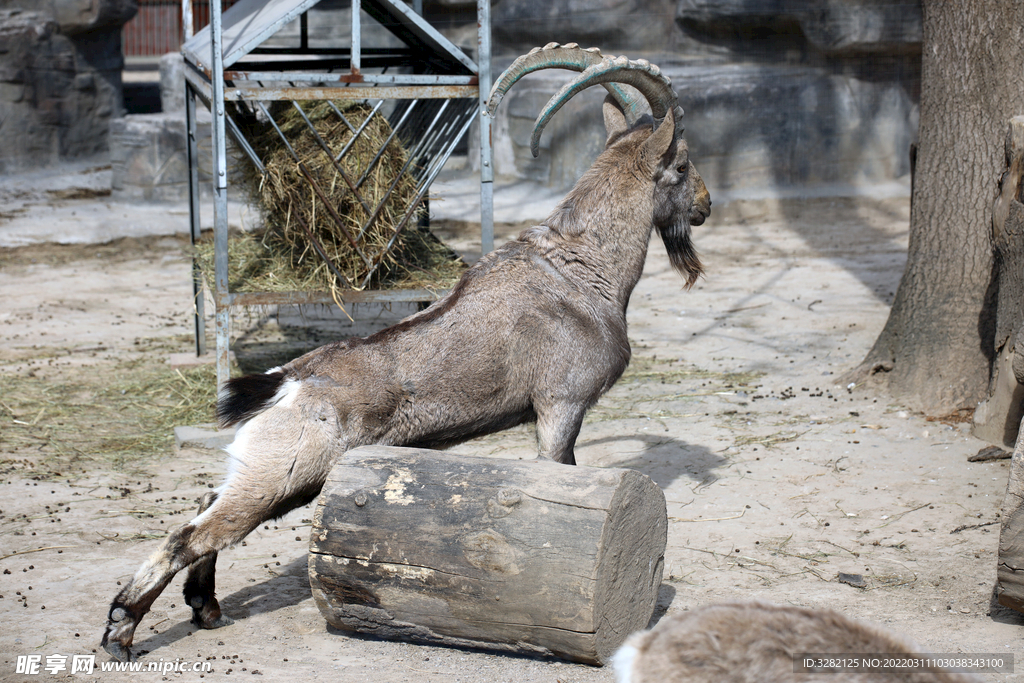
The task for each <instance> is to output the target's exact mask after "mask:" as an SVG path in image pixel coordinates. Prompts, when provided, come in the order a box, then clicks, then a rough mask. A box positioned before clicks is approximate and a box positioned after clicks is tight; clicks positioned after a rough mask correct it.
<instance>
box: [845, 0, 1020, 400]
mask: <svg viewBox="0 0 1024 683" xmlns="http://www.w3.org/2000/svg"><path fill="white" fill-rule="evenodd" d="M923 14H924V48H923V50H922V84H921V123H920V130H919V144H918V150H917V166H916V169H915V173H914V180H913V188H912V190H911V192H912V195H911V201H912V204H911V213H910V244H909V249H908V254H907V265H906V269H905V270H904V273H903V277H902V279H901V281H900V285H899V289H898V290H897V292H896V298H895V300H894V301H893V305H892V310H891V311H890V314H889V320H888V322H887V323H886V325H885V328H884V329H883V330H882V333H881V334H880V336H879V338H878V340H877V341H876V342H875V345H874V347H873V348H872V349H871V351H870V352H869V353H868V355H867V357H866V358H865V360H864V361H863V362H862V363H861V365H860V366H859V367H858V368H856V369H855V370H854V371H853V372H852V373H851V374H850V375H849V376H848V379H849V380H852V381H857V382H860V381H863V380H864V379H866V378H867V377H869V376H874V377H875V378H876V379H879V380H881V381H882V382H883V383H884V384H885V385H887V387H886V388H887V389H888V391H889V392H890V393H891V394H892V395H893V396H894V397H895V398H898V399H900V400H902V401H904V402H905V403H906V404H907V405H908V406H909V407H911V408H915V409H918V410H922V411H924V412H925V413H928V414H932V415H948V414H950V413H954V412H957V411H964V412H969V411H971V410H973V409H974V407H975V406H976V405H977V403H978V402H979V401H981V400H983V399H984V398H985V397H986V395H987V391H988V386H989V376H990V370H991V366H992V362H993V360H994V359H995V356H996V350H995V328H996V317H995V316H996V314H995V296H996V283H995V278H994V273H993V262H994V259H993V234H992V200H993V198H994V197H995V194H996V191H997V189H998V183H999V177H1000V174H1001V173H1002V171H1003V170H1004V168H1005V164H1004V160H1003V159H1004V157H1003V138H1004V134H1005V130H1006V125H1007V122H1008V121H1009V120H1010V118H1011V117H1012V116H1014V115H1015V114H1020V113H1024V68H1022V65H1024V3H1020V2H1006V1H1005V0H965V1H963V2H949V1H948V0H924V3H923Z"/></svg>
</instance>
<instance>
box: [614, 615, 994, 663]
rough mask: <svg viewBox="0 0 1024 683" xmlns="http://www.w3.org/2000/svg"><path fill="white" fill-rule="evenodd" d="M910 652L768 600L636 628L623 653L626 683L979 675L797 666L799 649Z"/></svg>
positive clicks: (893, 638)
mask: <svg viewBox="0 0 1024 683" xmlns="http://www.w3.org/2000/svg"><path fill="white" fill-rule="evenodd" d="M808 653H814V654H836V655H838V654H855V653H860V654H873V655H880V656H884V655H904V654H916V653H920V650H919V649H918V648H917V647H916V646H915V645H914V644H913V643H911V642H909V641H906V640H904V639H902V638H900V637H899V636H897V635H895V634H893V633H891V632H889V631H886V630H884V629H882V628H880V627H877V626H874V625H872V624H867V623H864V622H860V621H855V620H853V619H850V618H848V617H845V616H843V615H841V614H839V613H837V612H833V611H831V610H810V609H803V608H799V607H789V606H781V605H773V604H769V603H762V602H749V603H729V604H720V605H707V606H704V607H701V608H698V609H696V610H693V611H692V612H684V613H682V614H675V615H672V616H670V617H666V618H664V619H662V621H661V622H660V623H659V624H658V626H657V627H656V628H654V629H653V630H651V631H642V632H639V633H636V634H634V635H633V636H632V637H630V639H629V640H628V641H626V644H625V645H623V646H622V648H621V649H620V650H619V652H618V653H616V655H615V669H616V672H617V674H618V676H619V682H620V683H677V682H678V683H682V682H684V681H685V682H686V683H705V682H706V683H712V682H715V683H764V682H766V681H779V682H786V683H789V682H792V683H797V682H800V683H836V681H839V680H842V681H844V682H845V683H850V682H853V683H881V682H883V681H884V682H887V683H895V682H901V683H917V682H920V683H925V682H928V683H967V682H968V681H976V680H977V679H975V678H974V677H972V676H969V675H965V674H956V673H950V672H947V671H944V670H940V669H933V670H929V671H912V670H911V671H902V672H899V673H883V672H844V673H841V674H837V673H835V672H831V671H820V672H815V671H808V672H796V671H794V662H793V656H794V655H797V654H808Z"/></svg>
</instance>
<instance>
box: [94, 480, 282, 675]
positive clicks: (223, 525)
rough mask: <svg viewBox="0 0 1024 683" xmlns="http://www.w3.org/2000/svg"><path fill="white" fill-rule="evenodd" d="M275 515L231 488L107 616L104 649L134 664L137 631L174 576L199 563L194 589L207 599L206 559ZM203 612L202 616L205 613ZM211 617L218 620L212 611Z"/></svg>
mask: <svg viewBox="0 0 1024 683" xmlns="http://www.w3.org/2000/svg"><path fill="white" fill-rule="evenodd" d="M250 483H251V482H250ZM250 490H251V489H250ZM272 499H273V496H266V497H265V498H264V500H267V501H268V502H269V501H271V500H272ZM275 514H277V515H280V514H282V513H281V511H280V510H273V509H272V507H271V506H270V505H265V506H257V505H254V504H253V500H252V498H251V497H248V496H246V495H245V494H244V493H242V494H239V493H238V492H237V491H232V490H231V489H230V488H228V489H226V490H224V491H222V492H221V493H220V494H219V495H218V496H217V499H216V500H215V501H214V502H213V504H212V505H211V506H210V507H209V508H208V509H207V510H206V511H205V512H203V513H202V514H200V515H199V516H198V517H196V518H195V519H193V520H192V521H191V522H189V523H188V524H186V525H184V526H182V527H180V528H179V529H177V530H175V531H174V533H172V534H171V535H170V536H169V537H168V538H167V540H166V541H164V543H163V545H161V546H160V548H159V549H158V550H157V551H156V552H155V553H153V554H152V555H151V556H150V557H149V559H148V560H146V561H145V562H144V563H143V564H142V567H140V568H139V571H138V572H136V573H135V576H134V577H132V580H131V581H130V582H129V583H128V585H127V586H125V587H124V589H122V590H121V592H120V593H118V595H117V597H116V598H114V602H113V603H111V605H110V612H109V613H108V614H107V628H106V631H105V632H104V634H103V640H102V642H101V645H102V646H103V648H104V649H105V650H106V651H107V652H109V653H110V654H111V655H113V656H114V657H116V658H117V659H119V660H121V661H129V660H130V659H132V653H131V645H132V640H133V639H134V637H135V629H136V628H137V627H138V625H139V622H141V621H142V618H143V617H144V616H146V613H147V612H149V609H150V607H152V605H153V602H154V601H155V600H156V599H157V597H159V595H160V593H161V592H162V591H163V590H164V588H166V587H167V584H169V583H170V582H171V579H173V578H174V575H175V574H177V573H178V572H179V571H181V570H182V569H184V568H185V567H188V566H189V565H191V564H192V563H194V562H197V561H198V562H199V563H200V565H199V567H198V568H197V572H198V573H197V574H196V575H195V577H196V584H195V585H198V586H200V590H199V591H198V592H197V594H198V595H203V594H204V593H203V591H204V590H205V589H207V588H208V589H209V590H211V591H212V587H213V583H212V575H213V572H212V570H213V563H212V562H210V563H209V564H206V563H205V559H206V558H209V557H210V556H214V557H215V553H216V552H217V551H219V550H223V549H224V548H227V547H228V546H231V545H234V544H235V543H238V542H239V541H241V540H242V539H243V538H245V537H246V535H248V533H249V532H250V531H252V530H253V529H254V528H256V526H257V525H259V524H260V523H262V522H264V521H265V520H267V519H270V518H271V517H273V516H274V515H275ZM211 559H212V558H211ZM205 569H209V574H208V575H206V576H208V578H210V579H211V580H210V582H209V583H206V584H204V581H203V576H204V574H203V572H204V570H205ZM200 612H201V614H202V612H203V610H202V609H201V610H200ZM207 616H210V617H213V618H215V617H214V615H213V613H212V610H211V611H210V612H208V613H207Z"/></svg>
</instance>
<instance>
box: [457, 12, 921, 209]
mask: <svg viewBox="0 0 1024 683" xmlns="http://www.w3.org/2000/svg"><path fill="white" fill-rule="evenodd" d="M595 1H596V0H595ZM635 1H636V3H639V4H641V5H643V6H644V8H642V9H641V10H640V11H641V13H644V12H646V13H647V14H649V15H652V16H654V15H657V14H658V13H659V12H660V11H661V9H662V7H661V5H660V3H659V2H658V0H635ZM529 2H530V0H511V1H510V0H498V2H497V3H496V4H495V13H496V15H498V14H499V12H501V14H500V16H501V17H503V19H502V20H500V21H499V20H498V19H497V18H496V20H495V27H494V31H495V36H496V39H495V42H496V46H495V53H496V55H497V56H496V59H495V62H496V63H495V67H494V69H495V74H498V73H500V71H501V69H503V68H504V67H505V66H507V65H508V64H509V63H510V62H511V59H512V58H513V57H514V55H515V54H518V53H521V52H523V51H525V48H526V45H525V44H524V42H525V43H529V44H534V45H540V44H543V43H545V42H548V41H557V42H567V41H568V40H569V39H570V38H563V37H562V36H563V35H572V34H571V32H570V29H572V22H571V21H560V20H559V15H558V13H557V12H556V11H555V10H554V9H552V10H551V12H554V14H553V15H552V16H553V19H552V20H551V22H550V23H544V22H536V21H535V22H534V23H533V27H534V28H533V29H532V31H528V32H526V33H525V34H523V35H525V36H526V38H525V39H524V38H523V37H522V35H521V36H519V37H518V38H516V39H515V40H511V39H510V41H506V42H502V40H500V39H499V36H500V35H502V34H501V29H500V28H499V27H500V25H501V21H504V20H506V19H507V20H508V21H509V22H510V24H509V25H510V26H512V25H523V26H525V25H526V24H529V23H530V21H529ZM504 3H508V4H504ZM516 3H521V4H516ZM556 6H557V5H556ZM553 7H555V6H553ZM502 8H503V9H502ZM516 8H519V10H516ZM517 11H518V12H519V13H518V14H517V13H516V12H517ZM538 11H539V10H538ZM609 11H610V12H611V11H612V10H610V9H609ZM509 17H511V18H509ZM674 18H675V21H674V23H673V22H670V25H671V26H673V33H672V36H671V38H670V39H669V40H668V43H670V46H669V47H666V42H665V41H662V40H660V39H656V40H647V41H645V42H644V44H643V45H642V46H641V47H640V48H638V49H632V48H631V47H629V46H628V41H627V40H624V39H623V37H622V35H621V34H620V33H617V32H616V31H615V30H607V31H597V30H596V29H598V28H599V26H600V23H601V22H600V21H597V20H595V21H594V22H593V23H592V24H591V28H593V29H595V33H593V34H585V35H588V36H591V35H592V39H590V40H589V41H587V40H585V39H584V40H580V39H577V38H576V37H572V38H571V40H572V41H574V42H586V43H588V44H591V43H592V44H596V45H598V46H600V47H601V48H602V50H603V51H604V52H605V53H606V54H607V53H611V54H621V53H622V52H626V53H627V54H629V56H630V57H634V58H635V57H641V56H642V57H647V58H649V59H651V60H652V61H654V62H655V63H657V64H658V65H659V66H661V67H662V69H663V71H665V72H666V73H667V74H668V75H669V76H670V77H671V78H672V83H673V86H674V87H675V89H676V91H677V92H678V93H679V98H680V103H681V104H682V106H683V107H684V109H685V110H686V137H687V140H688V142H689V143H690V150H691V158H692V159H694V162H695V163H696V164H697V167H698V168H699V169H700V171H701V174H702V175H703V177H704V180H705V182H707V184H708V187H709V188H710V190H711V191H712V194H713V195H715V196H717V197H718V198H728V197H730V196H751V195H770V194H780V193H781V194H796V195H799V194H801V193H808V194H831V193H847V192H850V191H861V190H859V189H858V188H864V187H866V186H873V185H878V184H882V183H889V182H891V181H893V180H896V179H904V178H906V176H907V175H908V174H909V171H910V166H909V148H910V144H911V142H912V141H913V140H914V139H915V136H916V131H917V118H918V101H919V93H920V49H921V12H920V4H919V2H917V1H914V0H911V1H909V2H904V1H900V0H677V1H676V2H675V4H674ZM620 19H623V20H624V21H625V16H624V15H620ZM622 45H626V46H627V49H625V50H624V49H622V48H621V47H620V46H622ZM510 47H514V48H515V49H512V50H509V48H510ZM568 77H569V76H568V75H566V74H564V73H562V74H560V73H558V72H555V71H549V72H544V73H542V74H535V75H532V76H529V77H527V78H526V79H524V80H523V81H521V82H520V83H519V84H517V85H516V86H515V88H513V90H512V91H511V92H510V94H509V95H508V97H506V99H505V101H504V103H503V104H502V106H501V107H500V108H499V110H498V112H497V119H496V121H495V135H494V144H495V171H496V173H498V175H501V176H510V177H518V178H528V179H531V180H536V181H540V182H544V183H547V184H548V185H551V186H553V187H558V188H562V189H567V188H568V187H570V186H571V185H572V183H573V182H574V181H575V179H576V178H577V177H578V176H579V174H580V173H581V172H582V171H583V170H585V169H586V168H587V167H588V165H589V164H590V162H591V161H592V159H593V158H594V156H596V154H597V153H598V152H599V151H600V150H601V149H602V148H603V144H604V130H603V126H602V125H601V115H600V108H599V103H600V101H601V99H602V98H603V92H602V91H600V89H598V88H594V89H592V90H593V92H586V93H583V94H581V95H579V96H577V97H576V98H575V100H574V101H573V102H572V103H571V105H570V106H567V107H566V108H564V109H563V110H562V111H561V112H559V114H558V116H556V117H555V119H554V120H553V121H552V122H551V124H550V125H549V126H548V129H547V131H545V134H544V141H543V145H544V150H543V152H542V153H541V156H540V157H539V158H537V159H534V158H533V157H532V155H531V154H530V152H529V137H530V131H531V130H532V128H533V121H534V118H535V117H536V115H537V114H538V113H539V111H540V109H541V108H542V107H543V105H544V103H545V102H546V101H547V98H548V97H550V96H551V95H552V94H554V93H555V91H556V90H557V89H558V87H560V86H561V85H562V84H563V83H564V82H565V81H566V80H567V78H568ZM471 161H475V160H474V159H472V157H471Z"/></svg>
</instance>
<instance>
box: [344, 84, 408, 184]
mask: <svg viewBox="0 0 1024 683" xmlns="http://www.w3.org/2000/svg"><path fill="white" fill-rule="evenodd" d="M415 107H416V102H415V101H413V102H412V103H411V104H410V105H409V108H408V109H406V110H405V111H404V112H402V118H400V119H399V120H398V123H397V124H395V126H394V128H392V129H391V135H389V136H388V139H387V140H385V141H384V144H383V145H381V146H380V149H379V150H377V156H375V157H373V160H372V161H371V162H370V164H369V166H367V167H366V170H365V171H363V175H362V176H361V177H360V178H359V180H358V181H356V187H362V185H363V183H364V182H366V178H367V176H369V175H370V173H371V172H372V171H373V168H374V167H375V166H376V165H377V162H378V161H380V158H381V157H382V156H384V150H385V149H387V147H388V145H390V144H391V141H392V140H394V139H395V135H397V134H398V129H399V128H401V126H402V122H403V121H405V119H406V118H407V117H408V116H409V114H410V113H412V110H413V109H414V108H415Z"/></svg>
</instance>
